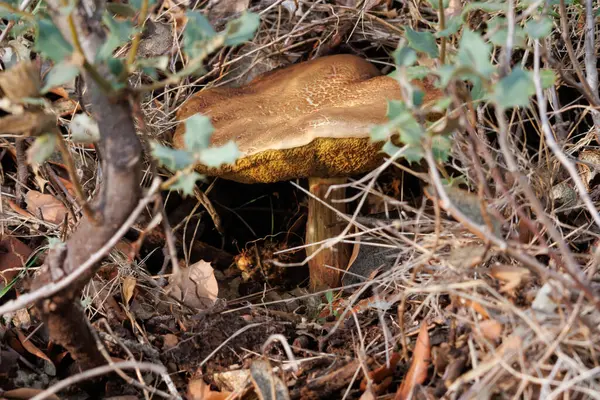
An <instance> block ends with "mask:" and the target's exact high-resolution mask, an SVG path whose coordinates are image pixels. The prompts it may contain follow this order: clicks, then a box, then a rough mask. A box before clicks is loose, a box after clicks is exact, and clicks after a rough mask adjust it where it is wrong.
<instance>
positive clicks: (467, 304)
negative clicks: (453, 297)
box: [460, 297, 490, 319]
mask: <svg viewBox="0 0 600 400" xmlns="http://www.w3.org/2000/svg"><path fill="white" fill-rule="evenodd" d="M460 302H461V304H462V305H464V306H465V307H470V308H472V309H473V311H475V312H476V313H478V314H479V315H481V317H482V318H483V319H489V318H490V314H489V313H488V312H487V310H486V309H485V307H483V306H482V305H481V304H479V303H478V302H476V301H473V300H470V299H463V298H462V297H461V298H460Z"/></svg>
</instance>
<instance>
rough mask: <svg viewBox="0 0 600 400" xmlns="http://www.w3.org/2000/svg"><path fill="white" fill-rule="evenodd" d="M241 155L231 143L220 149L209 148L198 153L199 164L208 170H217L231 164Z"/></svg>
mask: <svg viewBox="0 0 600 400" xmlns="http://www.w3.org/2000/svg"><path fill="white" fill-rule="evenodd" d="M240 155H241V153H240V151H239V150H238V147H237V145H236V144H235V143H234V142H233V141H229V142H227V143H225V144H224V145H223V146H221V147H211V148H208V149H204V150H202V151H201V152H200V157H199V158H200V162H201V163H202V164H204V165H206V166H207V167H209V168H219V167H220V166H221V165H223V164H233V163H235V162H236V161H237V159H238V158H239V156H240Z"/></svg>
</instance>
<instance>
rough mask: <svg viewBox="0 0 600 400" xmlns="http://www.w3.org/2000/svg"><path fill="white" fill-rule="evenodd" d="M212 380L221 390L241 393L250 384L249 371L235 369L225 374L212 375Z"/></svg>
mask: <svg viewBox="0 0 600 400" xmlns="http://www.w3.org/2000/svg"><path fill="white" fill-rule="evenodd" d="M213 379H214V380H215V383H216V384H217V386H218V387H219V389H221V390H228V391H230V392H241V391H242V390H244V388H245V387H246V386H247V385H248V383H249V382H250V370H249V369H236V370H231V371H225V372H217V373H215V374H214V375H213Z"/></svg>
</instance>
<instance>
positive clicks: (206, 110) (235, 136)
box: [173, 55, 439, 183]
mask: <svg viewBox="0 0 600 400" xmlns="http://www.w3.org/2000/svg"><path fill="white" fill-rule="evenodd" d="M436 92H437V93H439V92H438V91H437V90H436ZM432 97H434V94H432V92H431V91H430V90H426V97H425V101H428V100H429V99H431V98H432ZM393 99H396V100H399V99H401V91H400V85H399V84H398V82H396V80H395V79H393V78H390V77H387V76H381V75H380V73H379V71H378V70H377V68H375V66H374V65H372V64H371V63H369V62H367V61H366V60H364V59H362V58H360V57H357V56H352V55H335V56H328V57H321V58H318V59H316V60H312V61H308V62H303V63H299V64H295V65H292V66H290V67H287V68H282V69H277V70H275V71H272V72H270V73H267V74H264V75H262V76H259V77H258V78H256V79H254V80H253V81H252V82H250V83H249V84H248V85H246V86H243V87H240V88H212V89H206V90H202V91H200V92H198V93H197V94H195V95H194V96H192V97H191V98H190V99H189V100H187V101H186V102H185V103H184V104H183V105H182V107H181V108H180V109H179V111H178V113H177V119H178V120H179V121H182V122H181V123H180V124H179V125H178V127H177V130H176V132H175V135H174V137H173V144H174V146H175V147H176V148H183V134H184V132H185V124H184V123H183V120H185V119H186V118H188V117H191V116H192V115H194V114H197V113H202V114H204V115H207V116H210V118H211V121H212V123H213V126H214V127H215V132H214V133H213V135H212V138H211V145H214V146H221V145H223V144H225V143H227V142H228V141H230V140H233V141H234V142H235V143H236V144H237V146H238V148H239V150H240V152H241V153H242V155H241V156H240V158H239V159H238V161H237V162H236V163H235V164H234V165H224V166H223V167H222V168H219V169H215V168H211V169H208V168H205V167H203V166H199V167H198V170H199V172H201V173H204V174H207V175H212V176H222V177H224V178H225V179H230V180H234V181H238V182H243V183H256V182H264V183H268V182H277V181H284V180H290V179H295V178H306V177H336V176H348V175H352V174H357V173H361V172H365V171H367V170H369V169H371V168H373V167H374V166H375V165H377V163H379V162H380V159H381V154H380V151H379V150H380V149H381V146H382V143H373V142H371V140H370V138H369V135H370V131H371V128H372V127H373V126H374V125H377V124H382V123H385V122H386V121H387V118H386V113H387V100H393Z"/></svg>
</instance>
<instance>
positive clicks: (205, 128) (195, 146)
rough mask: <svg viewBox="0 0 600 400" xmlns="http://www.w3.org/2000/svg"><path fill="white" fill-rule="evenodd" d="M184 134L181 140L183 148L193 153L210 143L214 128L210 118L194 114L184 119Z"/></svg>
mask: <svg viewBox="0 0 600 400" xmlns="http://www.w3.org/2000/svg"><path fill="white" fill-rule="evenodd" d="M184 123H185V134H184V135H183V141H184V143H185V148H186V150H188V151H191V152H193V153H195V152H198V151H200V150H204V149H206V148H207V147H208V146H209V145H210V137H211V136H212V134H213V132H214V130H215V128H213V126H212V123H211V122H210V118H209V117H207V116H205V115H201V114H195V115H193V116H191V117H189V118H188V119H186V120H185V122H184Z"/></svg>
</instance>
